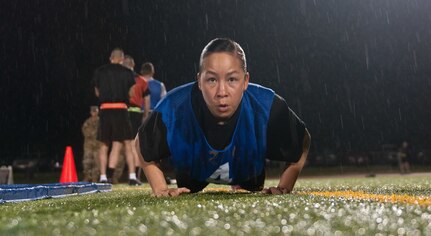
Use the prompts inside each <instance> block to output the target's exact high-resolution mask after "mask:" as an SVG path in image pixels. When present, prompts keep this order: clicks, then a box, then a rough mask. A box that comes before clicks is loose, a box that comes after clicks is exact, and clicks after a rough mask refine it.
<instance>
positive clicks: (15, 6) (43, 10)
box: [0, 0, 431, 162]
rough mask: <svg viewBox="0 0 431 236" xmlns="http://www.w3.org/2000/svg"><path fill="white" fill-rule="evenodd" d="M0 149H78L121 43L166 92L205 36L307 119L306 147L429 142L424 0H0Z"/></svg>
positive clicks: (187, 70) (190, 75) (187, 74)
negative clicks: (236, 50) (225, 42)
mask: <svg viewBox="0 0 431 236" xmlns="http://www.w3.org/2000/svg"><path fill="white" fill-rule="evenodd" d="M0 11H1V14H0V19H1V23H0V33H1V38H0V62H1V64H0V65H1V70H0V78H1V84H2V86H1V88H0V96H1V97H0V101H1V103H2V106H1V108H2V112H3V114H2V115H1V116H0V127H1V136H0V137H1V144H0V145H1V146H0V150H1V156H2V157H1V158H0V159H2V160H3V162H5V160H6V161H7V160H11V159H13V158H20V157H23V156H25V155H27V156H28V154H30V155H40V156H41V157H42V158H58V159H61V158H62V155H63V154H64V148H65V146H66V145H72V147H73V149H74V151H75V153H78V154H79V153H80V152H81V151H82V136H81V132H80V126H81V124H82V122H83V121H84V120H85V118H86V117H87V116H88V107H89V106H90V105H93V104H96V103H97V100H96V98H95V96H94V94H93V88H92V86H91V82H90V80H91V77H92V74H93V71H94V69H95V68H97V67H98V66H100V65H102V64H104V63H107V62H108V57H109V53H110V51H111V49H113V48H114V47H122V48H123V49H124V50H125V51H126V53H128V54H130V55H132V56H133V57H134V58H135V60H136V62H137V64H138V65H139V64H141V63H142V62H144V61H147V60H149V61H152V62H153V63H154V64H155V66H156V77H157V78H158V79H161V80H163V81H164V82H165V84H166V86H167V88H168V89H172V88H173V87H175V86H177V85H180V84H183V83H185V82H189V81H192V80H193V79H194V78H195V74H196V68H197V64H198V59H199V54H200V52H201V50H202V48H203V47H204V45H205V44H206V43H207V42H208V41H209V40H211V39H213V38H215V37H230V38H232V39H234V40H236V41H238V42H239V43H240V44H241V45H242V46H243V48H244V50H245V51H246V54H247V57H248V58H247V59H248V63H249V69H250V74H251V80H252V82H256V83H260V84H262V85H265V86H269V87H271V88H273V89H274V90H275V91H276V92H277V93H278V94H280V95H282V96H283V97H285V98H286V100H287V101H288V103H289V105H290V106H291V107H292V108H293V110H295V111H296V112H297V114H298V115H299V116H300V117H301V118H302V119H303V120H304V121H305V122H306V123H307V125H308V128H309V130H310V132H311V135H312V137H313V146H312V148H313V151H314V152H322V151H324V150H325V149H331V150H334V151H335V152H343V151H349V150H352V151H368V150H376V149H379V148H380V145H381V144H384V143H395V142H399V141H400V140H401V139H404V138H408V139H410V140H412V141H413V144H414V145H416V146H417V147H422V148H430V146H431V138H430V134H431V124H430V118H431V111H430V110H431V109H430V107H431V99H429V97H428V95H429V94H430V91H431V79H430V75H431V58H430V57H431V56H430V55H431V54H430V53H431V43H430V42H431V27H430V25H431V24H430V23H431V14H430V12H431V1H429V0H361V1H357V0H293V1H292V0H284V1H281V0H280V1H257V0H249V1H246V0H243V1H233V0H225V1H201V0H194V1H168V0H154V1H141V0H134V1H133V0H129V1H127V0H123V1H90V0H74V1H66V0H63V1H62V0H56V1H54V0H40V1H34V0H30V1H21V0H17V1H2V4H1V9H0Z"/></svg>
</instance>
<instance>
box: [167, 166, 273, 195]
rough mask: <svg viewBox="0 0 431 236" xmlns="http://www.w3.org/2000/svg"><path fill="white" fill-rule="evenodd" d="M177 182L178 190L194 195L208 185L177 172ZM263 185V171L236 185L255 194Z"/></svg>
mask: <svg viewBox="0 0 431 236" xmlns="http://www.w3.org/2000/svg"><path fill="white" fill-rule="evenodd" d="M175 178H176V180H177V186H178V188H183V187H184V188H188V189H190V192H191V193H196V192H199V191H202V189H204V188H205V187H206V186H207V185H208V184H209V183H208V182H200V181H197V180H194V179H192V178H190V175H188V174H187V173H181V172H177V173H176V175H175ZM264 183H265V170H263V171H262V174H260V175H259V176H256V177H254V178H252V179H250V180H248V181H245V182H243V183H240V184H238V185H239V186H240V187H241V188H243V189H245V190H248V191H251V192H257V191H262V189H263V185H264Z"/></svg>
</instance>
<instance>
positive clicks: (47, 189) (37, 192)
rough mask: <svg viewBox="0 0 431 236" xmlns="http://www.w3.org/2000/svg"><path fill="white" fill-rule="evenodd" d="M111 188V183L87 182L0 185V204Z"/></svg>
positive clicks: (106, 190)
mask: <svg viewBox="0 0 431 236" xmlns="http://www.w3.org/2000/svg"><path fill="white" fill-rule="evenodd" d="M111 190H112V185H111V184H101V183H88V182H77V183H53V184H12V185H0V204H2V203H6V202H21V201H30V200H38V199H44V198H57V197H66V196H72V195H78V194H88V193H95V192H109V191H111Z"/></svg>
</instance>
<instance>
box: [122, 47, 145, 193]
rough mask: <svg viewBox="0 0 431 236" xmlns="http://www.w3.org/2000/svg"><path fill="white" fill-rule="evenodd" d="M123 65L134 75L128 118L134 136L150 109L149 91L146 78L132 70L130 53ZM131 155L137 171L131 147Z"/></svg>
mask: <svg viewBox="0 0 431 236" xmlns="http://www.w3.org/2000/svg"><path fill="white" fill-rule="evenodd" d="M123 66H125V67H126V68H127V69H129V70H131V71H132V72H133V74H134V77H135V85H134V86H133V90H132V91H133V92H132V94H131V95H130V99H129V108H128V111H129V118H130V123H131V124H132V133H133V135H134V136H136V135H137V134H138V129H139V127H140V126H141V125H142V123H143V122H144V120H145V119H146V118H147V116H148V114H149V111H150V92H149V90H148V83H147V80H146V79H145V78H144V77H143V76H141V75H140V74H138V73H136V72H135V71H134V68H135V61H134V60H133V57H131V56H130V55H126V56H124V61H123ZM132 151H133V155H134V156H135V166H134V168H135V173H138V171H139V168H140V167H139V166H140V165H139V163H140V160H139V156H138V154H137V153H136V152H135V151H134V149H132ZM140 184H141V182H140V181H139V180H136V185H140Z"/></svg>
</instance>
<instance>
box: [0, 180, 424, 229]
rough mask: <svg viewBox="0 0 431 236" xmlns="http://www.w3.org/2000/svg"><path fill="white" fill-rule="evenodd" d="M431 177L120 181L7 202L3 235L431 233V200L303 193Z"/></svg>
mask: <svg viewBox="0 0 431 236" xmlns="http://www.w3.org/2000/svg"><path fill="white" fill-rule="evenodd" d="M430 179H431V178H430V176H391V177H379V176H378V177H376V178H363V177H362V178H319V179H317V178H308V179H300V180H298V182H297V186H296V188H295V190H296V192H295V193H294V194H290V195H283V196H268V195H262V194H249V193H229V192H222V191H220V192H214V191H212V192H203V193H198V194H189V195H183V196H180V197H177V198H154V197H151V196H150V190H149V188H148V185H145V186H144V187H134V188H132V187H127V186H125V185H117V186H114V189H113V191H112V192H109V193H97V194H88V195H81V196H73V197H67V198H61V199H45V200H38V201H31V202H22V203H7V204H2V205H0V211H1V214H0V235H282V234H293V235H324V234H326V233H329V235H378V234H380V235H389V234H392V235H403V234H404V235H407V233H408V235H431V223H430V222H431V206H430V205H422V206H419V205H414V204H403V203H384V202H376V201H371V200H366V199H365V200H361V199H351V198H325V197H318V196H313V195H309V194H299V192H310V191H336V190H351V191H364V192H368V193H375V194H407V195H412V196H430V195H431V180H430ZM275 184H276V181H267V182H266V185H275ZM210 187H221V186H217V185H211V186H210Z"/></svg>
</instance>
